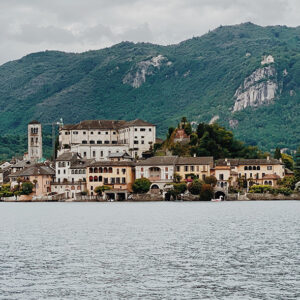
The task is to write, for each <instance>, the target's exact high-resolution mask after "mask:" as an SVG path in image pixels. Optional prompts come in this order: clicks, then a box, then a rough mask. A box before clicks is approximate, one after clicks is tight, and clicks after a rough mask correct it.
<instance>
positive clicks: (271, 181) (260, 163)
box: [215, 157, 285, 186]
mask: <svg viewBox="0 0 300 300" xmlns="http://www.w3.org/2000/svg"><path fill="white" fill-rule="evenodd" d="M224 167H227V168H224ZM228 170H230V172H229V171H228ZM215 176H216V178H217V180H218V184H219V185H224V186H225V183H226V182H227V183H226V185H227V184H229V181H232V183H234V182H237V181H238V178H245V179H246V180H247V181H249V182H250V181H251V182H252V184H264V185H271V186H276V185H277V181H278V179H280V178H283V177H284V176H285V167H284V164H283V162H282V161H281V160H277V159H273V158H270V157H267V158H266V159H221V160H217V161H216V166H215Z"/></svg>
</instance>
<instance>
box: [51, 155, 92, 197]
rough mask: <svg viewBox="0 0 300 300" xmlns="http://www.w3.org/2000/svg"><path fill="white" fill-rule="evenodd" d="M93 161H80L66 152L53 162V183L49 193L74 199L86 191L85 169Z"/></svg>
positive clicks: (78, 156) (76, 156) (79, 157)
mask: <svg viewBox="0 0 300 300" xmlns="http://www.w3.org/2000/svg"><path fill="white" fill-rule="evenodd" d="M92 162H94V160H93V159H82V158H81V156H80V155H78V154H77V153H71V152H66V153H63V154H62V155H60V156H59V157H58V158H57V159H56V161H55V181H54V182H53V183H51V192H52V193H57V194H65V197H66V198H74V197H75V195H76V194H78V193H81V192H85V191H86V168H87V165H88V164H90V163H92Z"/></svg>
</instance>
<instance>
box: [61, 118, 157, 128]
mask: <svg viewBox="0 0 300 300" xmlns="http://www.w3.org/2000/svg"><path fill="white" fill-rule="evenodd" d="M130 126H155V125H153V124H151V123H148V122H146V121H143V120H140V119H136V120H133V121H124V120H86V121H81V122H80V123H78V124H66V125H64V126H63V127H62V130H82V129H86V130H89V129H115V130H117V129H119V128H124V127H130Z"/></svg>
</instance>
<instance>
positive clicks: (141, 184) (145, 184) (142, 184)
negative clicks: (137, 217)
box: [132, 178, 151, 194]
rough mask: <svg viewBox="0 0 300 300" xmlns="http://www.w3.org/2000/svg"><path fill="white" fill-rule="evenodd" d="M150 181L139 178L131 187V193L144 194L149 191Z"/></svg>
mask: <svg viewBox="0 0 300 300" xmlns="http://www.w3.org/2000/svg"><path fill="white" fill-rule="evenodd" d="M150 186H151V181H150V180H149V179H148V178H139V179H136V180H135V181H134V184H133V185H132V189H133V192H134V193H136V194H145V193H147V192H148V191H149V189H150Z"/></svg>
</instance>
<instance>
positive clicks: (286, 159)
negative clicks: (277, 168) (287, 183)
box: [281, 153, 294, 170]
mask: <svg viewBox="0 0 300 300" xmlns="http://www.w3.org/2000/svg"><path fill="white" fill-rule="evenodd" d="M281 158H282V162H283V163H284V166H285V167H286V168H288V169H290V170H293V169H294V160H293V157H292V156H291V155H288V154H285V153H282V154H281Z"/></svg>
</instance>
